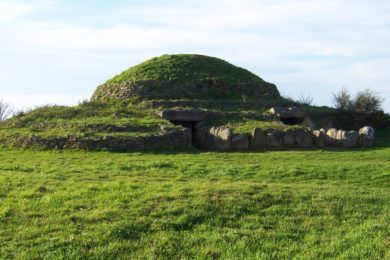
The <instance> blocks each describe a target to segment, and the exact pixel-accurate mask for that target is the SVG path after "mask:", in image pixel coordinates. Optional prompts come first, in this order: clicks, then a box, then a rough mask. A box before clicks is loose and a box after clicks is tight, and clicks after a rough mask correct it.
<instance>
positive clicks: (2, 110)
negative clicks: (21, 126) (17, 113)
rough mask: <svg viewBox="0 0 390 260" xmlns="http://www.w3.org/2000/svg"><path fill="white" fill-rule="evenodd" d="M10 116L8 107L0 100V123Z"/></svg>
mask: <svg viewBox="0 0 390 260" xmlns="http://www.w3.org/2000/svg"><path fill="white" fill-rule="evenodd" d="M9 115H10V110H9V105H8V104H7V103H5V102H3V101H2V100H0V121H4V120H5V119H7V118H8V116H9Z"/></svg>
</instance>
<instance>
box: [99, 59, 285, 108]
mask: <svg viewBox="0 0 390 260" xmlns="http://www.w3.org/2000/svg"><path fill="white" fill-rule="evenodd" d="M133 97H140V98H143V99H190V100H235V101H237V100H241V99H247V100H259V99H267V98H273V99H281V98H280V95H279V92H278V90H277V88H276V86H275V85H273V84H271V83H268V82H266V81H264V80H263V79H261V78H260V77H258V76H256V75H255V74H253V73H251V72H249V71H248V70H245V69H243V68H240V67H237V66H234V65H232V64H230V63H228V62H226V61H224V60H221V59H218V58H214V57H208V56H204V55H194V54H180V55H163V56H160V57H156V58H153V59H150V60H147V61H145V62H143V63H141V64H138V65H136V66H134V67H131V68H129V69H128V70H126V71H124V72H122V73H121V74H119V75H117V76H115V77H113V78H112V79H110V80H108V81H107V82H106V83H104V84H103V85H101V86H99V87H98V88H97V90H96V91H95V93H94V94H93V96H92V99H93V100H106V99H110V98H113V99H128V98H133Z"/></svg>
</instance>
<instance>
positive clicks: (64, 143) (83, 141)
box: [0, 129, 191, 151]
mask: <svg viewBox="0 0 390 260" xmlns="http://www.w3.org/2000/svg"><path fill="white" fill-rule="evenodd" d="M0 144H2V145H4V146H8V147H17V148H43V149H85V150H108V151H144V150H154V149H178V148H185V147H189V146H191V131H190V130H189V129H185V130H175V131H171V132H168V133H164V134H160V135H150V136H138V137H116V136H104V137H74V136H68V137H55V138H43V137H40V136H19V137H15V138H13V140H7V138H0Z"/></svg>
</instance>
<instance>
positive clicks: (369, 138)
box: [359, 126, 375, 147]
mask: <svg viewBox="0 0 390 260" xmlns="http://www.w3.org/2000/svg"><path fill="white" fill-rule="evenodd" d="M359 142H360V144H361V145H362V146H364V147H370V146H373V145H374V143H375V130H374V128H372V127H371V126H365V127H363V128H361V129H360V130H359Z"/></svg>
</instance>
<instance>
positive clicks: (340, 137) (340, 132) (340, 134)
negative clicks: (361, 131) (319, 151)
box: [336, 130, 345, 146]
mask: <svg viewBox="0 0 390 260" xmlns="http://www.w3.org/2000/svg"><path fill="white" fill-rule="evenodd" d="M344 135H345V131H344V130H338V131H337V133H336V146H341V145H342V144H343V141H344Z"/></svg>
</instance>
